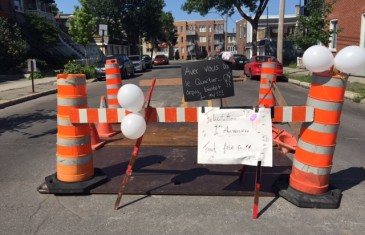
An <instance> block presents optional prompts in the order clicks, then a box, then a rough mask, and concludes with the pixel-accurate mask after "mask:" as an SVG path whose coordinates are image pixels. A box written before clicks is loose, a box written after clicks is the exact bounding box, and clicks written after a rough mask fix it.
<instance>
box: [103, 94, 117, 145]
mask: <svg viewBox="0 0 365 235" xmlns="http://www.w3.org/2000/svg"><path fill="white" fill-rule="evenodd" d="M100 108H101V109H103V108H107V104H106V101H105V96H102V97H101V100H100ZM98 133H99V136H100V137H101V138H108V137H112V136H114V135H116V134H118V133H120V131H114V130H113V127H112V124H111V123H99V124H98Z"/></svg>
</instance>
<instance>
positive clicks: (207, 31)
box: [174, 20, 225, 60]
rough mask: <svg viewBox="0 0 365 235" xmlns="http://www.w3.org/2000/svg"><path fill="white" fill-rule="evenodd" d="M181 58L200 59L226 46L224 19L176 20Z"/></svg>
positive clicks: (176, 47)
mask: <svg viewBox="0 0 365 235" xmlns="http://www.w3.org/2000/svg"><path fill="white" fill-rule="evenodd" d="M174 25H175V31H176V35H177V44H176V45H175V46H174V52H176V51H177V50H178V51H179V55H180V59H187V60H191V59H199V58H201V57H205V56H207V55H215V54H217V53H218V52H220V51H223V50H224V48H225V45H224V41H225V31H224V20H195V21H175V22H174Z"/></svg>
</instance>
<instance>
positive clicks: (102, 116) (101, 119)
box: [98, 109, 108, 123]
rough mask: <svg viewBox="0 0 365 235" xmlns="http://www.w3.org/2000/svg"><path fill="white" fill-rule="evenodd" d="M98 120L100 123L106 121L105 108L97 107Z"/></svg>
mask: <svg viewBox="0 0 365 235" xmlns="http://www.w3.org/2000/svg"><path fill="white" fill-rule="evenodd" d="M98 120H99V122H101V123H106V122H108V121H107V118H106V109H98Z"/></svg>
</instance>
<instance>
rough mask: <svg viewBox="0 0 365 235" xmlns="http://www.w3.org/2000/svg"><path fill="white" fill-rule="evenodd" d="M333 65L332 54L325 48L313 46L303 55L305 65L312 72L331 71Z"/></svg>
mask: <svg viewBox="0 0 365 235" xmlns="http://www.w3.org/2000/svg"><path fill="white" fill-rule="evenodd" d="M333 63H334V59H333V55H332V52H331V51H330V49H328V48H327V47H325V46H320V45H315V46H311V47H309V48H308V49H307V50H305V52H304V54H303V64H304V65H305V67H306V68H307V69H308V70H309V71H311V72H316V73H317V72H323V71H326V70H329V69H330V68H331V66H332V65H333Z"/></svg>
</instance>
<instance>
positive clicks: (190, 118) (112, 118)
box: [70, 106, 314, 124]
mask: <svg viewBox="0 0 365 235" xmlns="http://www.w3.org/2000/svg"><path fill="white" fill-rule="evenodd" d="M151 109H152V110H151V115H150V118H149V122H197V121H198V112H200V110H201V108H200V107H191V108H184V107H178V108H176V107H171V108H151ZM273 109H274V111H273V112H274V117H273V118H272V121H273V122H312V121H313V113H314V109H313V107H309V106H304V107H299V106H298V107H297V106H275V107H273ZM141 112H142V113H144V112H145V110H142V111H141ZM297 112H298V113H297ZM128 113H129V112H128V111H126V110H125V109H120V108H118V109H111V108H106V109H105V108H101V109H91V108H89V109H73V110H72V111H71V112H70V120H71V122H72V123H75V124H76V123H120V122H122V120H123V118H124V117H125V116H126V115H127V114H128Z"/></svg>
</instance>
